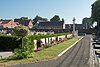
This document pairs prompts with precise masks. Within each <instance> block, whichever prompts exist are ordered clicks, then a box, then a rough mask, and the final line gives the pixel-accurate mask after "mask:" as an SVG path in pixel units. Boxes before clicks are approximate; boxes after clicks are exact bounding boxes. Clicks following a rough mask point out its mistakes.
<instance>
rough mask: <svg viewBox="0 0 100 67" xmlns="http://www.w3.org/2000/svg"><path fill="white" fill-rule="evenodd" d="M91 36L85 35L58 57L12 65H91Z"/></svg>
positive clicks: (70, 66) (55, 66)
mask: <svg viewBox="0 0 100 67" xmlns="http://www.w3.org/2000/svg"><path fill="white" fill-rule="evenodd" d="M90 64H91V59H90V36H85V37H84V38H83V39H82V40H80V41H79V42H78V43H77V44H76V45H74V46H73V47H72V48H71V49H69V50H68V51H67V52H66V53H65V54H63V55H62V56H61V57H58V58H57V59H53V60H49V61H42V62H36V63H29V64H20V65H15V66H12V67H90Z"/></svg>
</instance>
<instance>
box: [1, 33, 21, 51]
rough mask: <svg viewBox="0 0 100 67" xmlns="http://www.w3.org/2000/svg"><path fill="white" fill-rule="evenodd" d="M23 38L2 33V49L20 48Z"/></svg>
mask: <svg viewBox="0 0 100 67" xmlns="http://www.w3.org/2000/svg"><path fill="white" fill-rule="evenodd" d="M20 44H21V40H20V39H18V37H15V36H7V35H0V50H14V49H15V48H19V47H20Z"/></svg>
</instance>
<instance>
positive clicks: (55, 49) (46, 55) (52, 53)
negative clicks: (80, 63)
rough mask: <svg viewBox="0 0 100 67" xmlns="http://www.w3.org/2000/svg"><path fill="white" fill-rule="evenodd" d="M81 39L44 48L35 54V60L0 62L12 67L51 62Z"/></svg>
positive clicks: (7, 60) (0, 64)
mask: <svg viewBox="0 0 100 67" xmlns="http://www.w3.org/2000/svg"><path fill="white" fill-rule="evenodd" d="M79 39H80V38H73V39H70V40H67V41H65V42H62V43H60V44H57V45H54V46H52V47H49V48H47V49H46V48H43V49H42V50H41V51H38V52H33V54H32V55H33V58H26V59H21V60H11V59H10V60H9V58H8V59H5V60H0V66H10V65H16V64H24V63H31V62H32V63H33V62H37V61H42V60H51V59H53V58H55V57H56V56H57V55H58V54H59V53H60V52H62V51H63V50H65V49H66V48H68V47H69V46H71V45H72V44H73V43H75V42H76V41H77V40H79Z"/></svg>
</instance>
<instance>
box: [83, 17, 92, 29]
mask: <svg viewBox="0 0 100 67" xmlns="http://www.w3.org/2000/svg"><path fill="white" fill-rule="evenodd" d="M82 24H86V25H87V27H89V28H90V27H93V23H92V19H91V18H87V17H85V18H83V20H82Z"/></svg>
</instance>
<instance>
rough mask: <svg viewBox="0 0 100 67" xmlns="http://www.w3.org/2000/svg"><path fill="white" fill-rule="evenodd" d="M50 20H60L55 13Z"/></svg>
mask: <svg viewBox="0 0 100 67" xmlns="http://www.w3.org/2000/svg"><path fill="white" fill-rule="evenodd" d="M50 21H53V22H57V21H60V17H59V16H58V15H55V16H54V17H53V18H51V19H50Z"/></svg>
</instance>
